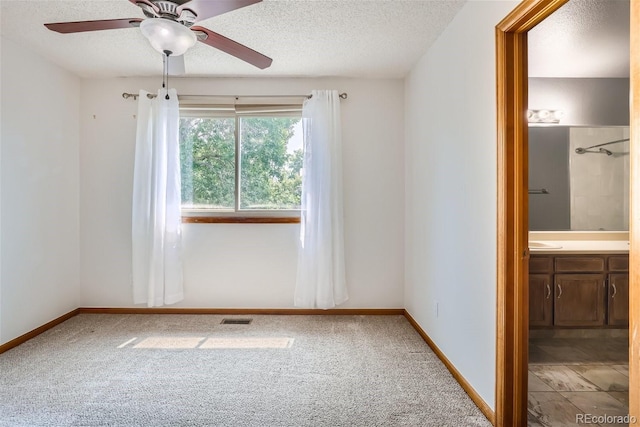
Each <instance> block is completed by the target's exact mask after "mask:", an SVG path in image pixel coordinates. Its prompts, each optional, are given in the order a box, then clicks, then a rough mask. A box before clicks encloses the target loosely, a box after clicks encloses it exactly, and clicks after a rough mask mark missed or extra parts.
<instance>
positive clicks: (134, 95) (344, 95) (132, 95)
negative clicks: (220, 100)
mask: <svg viewBox="0 0 640 427" xmlns="http://www.w3.org/2000/svg"><path fill="white" fill-rule="evenodd" d="M138 96H140V95H138V94H137V93H127V92H123V94H122V97H123V98H124V99H129V98H133V100H134V101H135V100H137V99H138ZM156 96H157V95H153V94H150V93H149V94H147V98H149V99H153V98H155V97H156ZM182 96H186V97H189V98H193V97H203V98H209V97H216V96H220V97H229V98H236V99H239V98H311V96H312V95H182ZM338 96H339V97H340V99H347V93H346V92H342V93H341V94H340V95H338ZM178 99H180V95H178Z"/></svg>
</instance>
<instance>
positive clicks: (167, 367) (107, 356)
mask: <svg viewBox="0 0 640 427" xmlns="http://www.w3.org/2000/svg"><path fill="white" fill-rule="evenodd" d="M223 318H227V319H238V318H251V319H252V321H251V323H250V324H248V325H239V324H221V321H222V319H223ZM490 425H491V424H490V423H489V421H488V420H487V419H486V418H485V417H484V416H483V414H482V413H481V412H480V410H479V409H478V408H477V407H476V406H475V405H474V403H473V402H472V401H471V399H470V398H469V397H468V396H467V394H466V393H465V392H464V391H463V390H462V388H461V387H460V385H459V384H458V383H457V382H456V381H455V380H454V378H453V377H452V376H451V374H450V373H449V372H448V371H447V369H446V368H445V367H444V365H443V364H442V363H441V362H440V360H439V359H438V358H437V357H436V356H435V354H434V353H433V352H432V351H431V349H430V348H429V347H428V346H427V345H426V343H425V342H424V341H423V340H422V338H421V337H420V336H419V335H418V334H417V333H416V331H415V330H414V329H413V328H412V327H411V325H410V324H409V323H408V322H407V320H406V319H405V318H404V317H403V316H271V315H252V316H222V315H115V314H106V315H101V314H81V315H78V316H75V317H73V318H71V319H69V320H67V321H66V322H64V323H62V324H61V325H58V326H56V327H55V328H52V329H50V330H49V331H47V332H45V333H44V334H41V335H39V336H37V337H36V338H34V339H32V340H30V341H28V342H26V343H24V344H22V345H20V346H18V347H16V348H14V349H12V350H9V351H7V352H6V353H4V354H1V355H0V426H29V427H31V426H33V427H36V426H55V427H64V426H145V427H146V426H149V427H160V426H172V427H173V426H177V427H182V426H222V427H253V426H256V427H258V426H259V427H289V426H291V427H303V426H313V427H316V426H319V427H323V426H327V427H340V426H363V427H364V426H367V427H372V426H385V427H388V426H411V427H420V426H438V427H446V426H455V427H464V426H490Z"/></svg>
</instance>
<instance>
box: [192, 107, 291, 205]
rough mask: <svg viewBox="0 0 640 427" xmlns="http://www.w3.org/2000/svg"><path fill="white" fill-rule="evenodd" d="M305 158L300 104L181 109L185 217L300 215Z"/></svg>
mask: <svg viewBox="0 0 640 427" xmlns="http://www.w3.org/2000/svg"><path fill="white" fill-rule="evenodd" d="M265 110H269V111H265ZM278 110H285V111H278ZM287 110H288V111H287ZM302 159H303V146H302V122H301V118H300V106H297V107H296V108H295V110H294V111H292V109H291V108H289V109H286V108H279V109H273V108H272V109H268V108H263V107H262V108H257V107H255V108H243V109H242V110H239V111H237V110H236V108H234V107H233V106H232V107H230V108H227V109H224V108H201V109H198V108H185V109H182V110H181V114H180V162H181V179H182V208H183V212H184V213H185V214H186V215H187V216H188V215H198V214H202V213H205V214H207V215H209V216H219V215H223V216H224V215H227V216H287V215H289V216H291V215H292V214H293V215H295V216H298V215H299V209H300V195H301V187H302V176H301V169H302Z"/></svg>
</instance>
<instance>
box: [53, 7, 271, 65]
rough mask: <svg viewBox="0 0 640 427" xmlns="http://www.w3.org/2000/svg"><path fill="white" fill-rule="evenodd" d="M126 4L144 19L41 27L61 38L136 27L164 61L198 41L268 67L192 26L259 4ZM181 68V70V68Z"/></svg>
mask: <svg viewBox="0 0 640 427" xmlns="http://www.w3.org/2000/svg"><path fill="white" fill-rule="evenodd" d="M129 1H130V2H131V3H133V4H135V5H136V6H138V7H139V8H141V9H142V12H143V13H144V15H145V17H146V18H144V19H140V18H123V19H106V20H98V21H78V22H57V23H51V24H44V25H45V27H47V28H48V29H50V30H52V31H56V32H58V33H63V34H67V33H80V32H84V31H98V30H114V29H120V28H131V27H140V29H141V31H142V33H143V34H144V35H145V36H146V37H147V38H148V39H149V41H150V43H151V45H152V46H153V48H154V49H156V50H157V51H159V52H160V53H163V54H164V55H166V56H167V57H169V56H170V55H172V57H176V58H177V57H181V55H182V54H183V53H184V52H185V51H186V50H187V49H189V48H190V47H191V46H193V45H194V44H195V43H196V41H200V42H201V43H204V44H206V45H209V46H212V47H214V48H216V49H219V50H221V51H223V52H226V53H228V54H229V55H232V56H235V57H236V58H238V59H241V60H243V61H245V62H248V63H249V64H252V65H254V66H256V67H258V68H260V69H265V68H267V67H269V66H270V65H271V62H272V59H271V58H269V57H267V56H265V55H263V54H261V53H260V52H256V51H255V50H253V49H251V48H248V47H247V46H244V45H242V44H240V43H238V42H236V41H233V40H231V39H229V38H227V37H225V36H223V35H220V34H218V33H215V32H213V31H211V30H209V29H207V28H205V27H201V26H196V25H194V24H195V23H196V22H199V21H202V20H205V19H208V18H211V17H214V16H218V15H222V14H223V13H226V12H230V11H232V10H236V9H240V8H242V7H245V6H250V5H252V4H255V3H259V2H261V1H262V0H129ZM178 67H179V66H178ZM182 67H183V68H184V65H183V66H182Z"/></svg>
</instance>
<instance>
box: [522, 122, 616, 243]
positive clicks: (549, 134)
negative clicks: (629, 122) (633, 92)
mask: <svg viewBox="0 0 640 427" xmlns="http://www.w3.org/2000/svg"><path fill="white" fill-rule="evenodd" d="M628 138H629V127H628V126H591V127H588V126H546V127H545V126H530V127H529V230H531V231H567V230H580V231H587V230H588V231H596V230H606V231H628V230H629V141H628Z"/></svg>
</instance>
